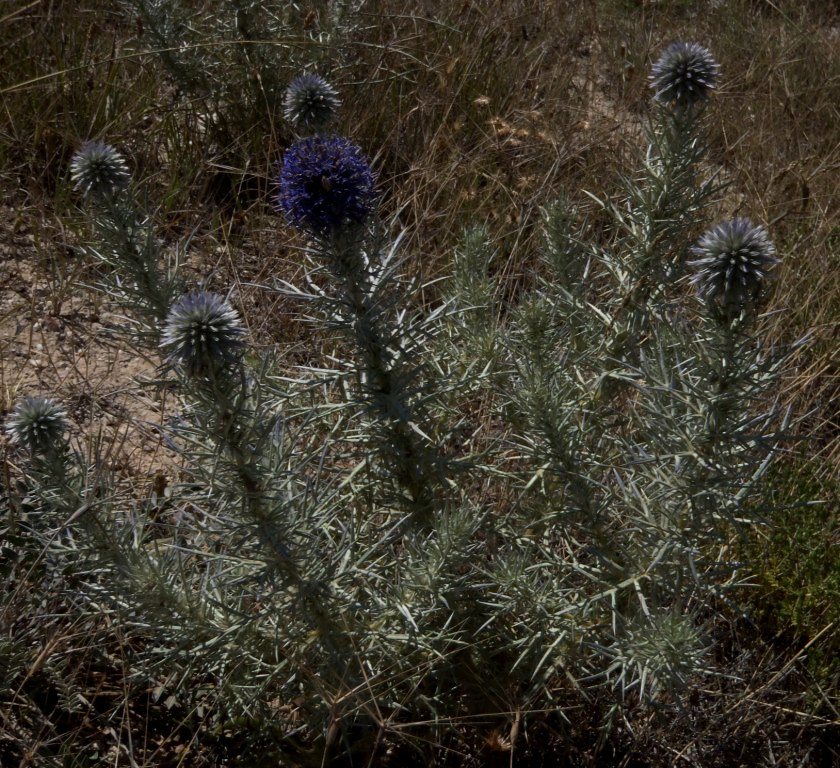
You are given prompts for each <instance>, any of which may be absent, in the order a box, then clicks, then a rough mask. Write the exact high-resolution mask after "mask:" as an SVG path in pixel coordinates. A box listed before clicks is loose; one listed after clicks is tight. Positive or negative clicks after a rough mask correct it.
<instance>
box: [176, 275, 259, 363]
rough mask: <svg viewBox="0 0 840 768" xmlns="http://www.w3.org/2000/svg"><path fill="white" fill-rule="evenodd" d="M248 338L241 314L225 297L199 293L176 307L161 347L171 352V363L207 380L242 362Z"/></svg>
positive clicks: (185, 299)
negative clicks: (245, 338)
mask: <svg viewBox="0 0 840 768" xmlns="http://www.w3.org/2000/svg"><path fill="white" fill-rule="evenodd" d="M244 336H245V329H244V328H243V327H242V322H241V320H240V319H239V315H237V313H236V310H234V309H233V307H231V305H230V304H229V303H228V302H227V301H226V300H225V299H224V298H223V297H222V296H219V295H218V294H215V293H207V292H205V291H196V292H194V293H189V294H187V295H186V296H182V297H181V298H180V299H179V300H178V301H177V302H176V303H175V304H173V305H172V308H171V309H170V310H169V314H168V315H167V318H166V323H165V324H164V328H163V334H162V337H161V347H163V348H164V349H167V350H168V355H169V360H170V362H171V363H173V364H176V365H178V366H180V367H181V368H182V370H183V371H184V372H185V373H186V374H188V375H190V376H196V377H204V376H210V375H216V374H218V373H219V372H221V371H222V370H223V369H224V368H226V367H228V366H231V365H233V364H235V363H237V362H238V361H239V360H240V359H241V357H242V353H243V350H244V347H245V342H244V338H243V337H244Z"/></svg>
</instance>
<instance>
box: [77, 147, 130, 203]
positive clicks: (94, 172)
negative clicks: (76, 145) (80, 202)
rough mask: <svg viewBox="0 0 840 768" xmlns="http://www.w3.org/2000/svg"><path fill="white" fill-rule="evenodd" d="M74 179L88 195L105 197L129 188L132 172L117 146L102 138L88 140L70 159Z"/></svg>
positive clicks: (79, 188) (98, 197) (82, 191)
mask: <svg viewBox="0 0 840 768" xmlns="http://www.w3.org/2000/svg"><path fill="white" fill-rule="evenodd" d="M70 178H71V179H72V180H73V184H74V187H75V189H77V190H78V191H80V192H81V193H82V194H83V195H85V197H93V198H96V199H105V198H108V197H110V196H111V195H113V194H115V193H116V192H119V191H120V190H122V189H125V188H126V187H127V186H128V182H129V181H130V179H131V174H130V173H129V172H128V166H127V165H126V162H125V160H124V159H123V157H122V155H121V154H120V153H119V152H117V150H116V149H114V148H113V147H112V146H109V145H108V144H103V143H102V142H100V141H88V142H86V143H85V144H83V145H82V147H81V148H80V149H79V151H78V152H76V154H75V155H73V159H72V160H71V161H70Z"/></svg>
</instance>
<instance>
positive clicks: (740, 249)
mask: <svg viewBox="0 0 840 768" xmlns="http://www.w3.org/2000/svg"><path fill="white" fill-rule="evenodd" d="M692 251H693V252H694V254H695V255H696V256H697V257H698V258H697V259H696V260H695V261H692V262H689V264H690V265H691V266H692V267H694V268H695V270H696V274H695V276H694V284H695V285H696V286H697V290H698V292H699V294H700V296H701V297H702V298H703V300H704V301H705V302H706V305H707V306H708V307H709V309H710V310H711V311H712V312H713V314H715V315H716V316H717V317H720V318H721V319H722V320H724V321H726V322H731V321H732V320H734V319H736V318H737V317H738V316H739V315H740V314H741V312H743V311H745V310H748V309H749V308H750V307H751V306H752V305H753V304H754V303H755V302H756V301H757V300H758V298H759V296H760V295H761V292H762V290H763V288H764V286H765V283H766V278H767V274H768V272H769V271H770V270H771V269H772V268H773V266H774V265H775V264H777V263H778V261H779V260H778V259H777V258H776V249H775V247H774V246H773V243H772V242H770V238H769V237H768V236H767V232H766V230H765V229H764V227H760V226H758V227H755V226H753V224H752V222H751V221H750V220H749V219H732V220H731V221H725V222H723V223H721V224H718V225H717V226H715V227H712V229H710V230H709V231H708V232H706V234H704V235H703V236H702V237H701V238H700V240H699V242H698V243H697V245H696V246H694V248H693V249H692Z"/></svg>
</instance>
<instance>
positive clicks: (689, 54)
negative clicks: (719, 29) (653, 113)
mask: <svg viewBox="0 0 840 768" xmlns="http://www.w3.org/2000/svg"><path fill="white" fill-rule="evenodd" d="M719 74H720V67H719V66H718V64H717V62H716V61H715V60H714V58H713V57H712V54H711V53H710V52H709V50H708V49H707V48H704V47H703V46H702V45H700V44H699V43H671V45H669V46H668V47H667V48H666V49H665V51H664V52H663V53H662V55H661V56H660V57H659V59H658V60H657V61H656V63H655V64H654V65H653V67H652V68H651V73H650V81H651V88H653V89H654V92H655V98H656V100H657V101H658V102H659V103H660V104H664V105H666V106H668V105H674V106H676V107H678V108H679V109H688V108H690V107H693V106H694V105H695V104H697V103H699V102H701V101H706V99H708V98H709V94H710V93H711V91H712V89H714V87H715V85H716V84H717V81H718V77H719Z"/></svg>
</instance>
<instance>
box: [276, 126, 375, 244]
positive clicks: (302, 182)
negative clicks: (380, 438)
mask: <svg viewBox="0 0 840 768" xmlns="http://www.w3.org/2000/svg"><path fill="white" fill-rule="evenodd" d="M278 182H279V192H278V195H277V205H278V206H279V208H280V210H282V211H283V213H284V214H285V215H286V218H287V219H288V221H289V223H291V224H292V225H293V226H295V227H297V228H298V229H301V230H304V231H306V232H309V233H311V234H314V235H318V236H327V235H332V234H336V233H338V232H339V231H340V230H342V229H343V228H344V227H345V226H346V225H348V224H361V223H363V222H364V221H365V219H367V217H368V215H369V214H370V212H371V210H372V208H373V201H374V176H373V171H371V168H370V165H369V164H368V162H367V160H366V159H365V156H364V155H363V154H362V150H361V149H359V147H357V146H356V145H355V144H353V143H351V142H350V141H348V140H347V139H345V138H342V137H341V136H314V137H311V138H308V139H303V140H301V141H298V142H296V143H295V144H293V145H292V146H291V147H289V149H288V150H287V151H286V155H285V157H284V158H283V166H282V168H281V170H280V176H279V179H278Z"/></svg>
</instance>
